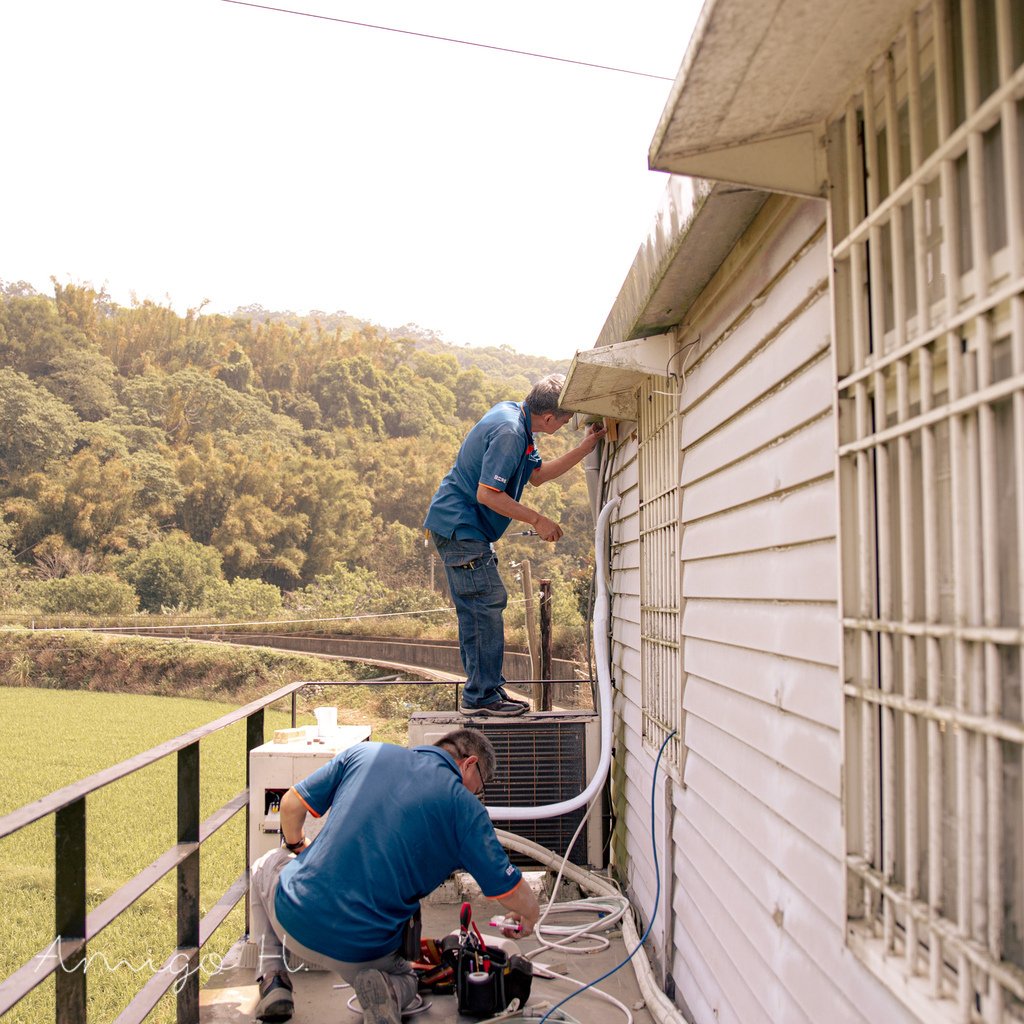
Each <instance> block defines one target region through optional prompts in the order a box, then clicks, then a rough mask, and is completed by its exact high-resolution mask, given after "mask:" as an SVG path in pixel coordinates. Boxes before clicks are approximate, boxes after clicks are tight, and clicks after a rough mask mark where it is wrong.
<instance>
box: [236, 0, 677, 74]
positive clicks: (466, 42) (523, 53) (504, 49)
mask: <svg viewBox="0 0 1024 1024" xmlns="http://www.w3.org/2000/svg"><path fill="white" fill-rule="evenodd" d="M222 2H223V3H226V4H235V5H237V6H238V7H255V8H257V9H258V10H261V11H276V12H277V13H278V14H294V15H296V16H297V17H300V18H316V19H317V20H318V21H334V22H337V23H338V24H339V25H354V26H355V27H356V28H372V29H376V30H377V31H378V32H395V33H397V34H398V35H403V36H415V37H417V38H418V39H434V40H436V41H437V42H439V43H458V44H459V45H460V46H476V47H478V48H479V49H481V50H497V51H498V52H499V53H514V54H516V55H517V56H519V57H537V58H538V59H539V60H553V61H557V62H558V63H560V64H576V65H578V66H579V67H584V68H597V69H598V70H599V71H614V72H616V73H618V74H620V75H636V76H637V77H638V78H654V79H657V80H658V81H659V82H672V81H675V79H672V78H667V77H666V76H665V75H652V74H650V73H648V72H647V71H631V70H630V69H629V68H616V67H612V66H611V65H609V64H592V63H591V62H590V61H586V60H573V59H572V58H571V57H554V56H552V55H551V54H549V53H533V52H531V51H530V50H514V49H512V47H510V46H494V45H492V44H491V43H477V42H474V41H473V40H472V39H454V38H453V37H452V36H438V35H432V34H431V33H429V32H414V31H413V30H412V29H408V28H394V27H393V26H391V25H372V24H370V23H369V22H366V21H351V20H349V19H348V18H334V17H331V16H330V15H328V14H313V13H312V12H310V11H293V10H289V9H288V8H286V7H271V6H270V5H269V4H256V3H251V2H250V0H222Z"/></svg>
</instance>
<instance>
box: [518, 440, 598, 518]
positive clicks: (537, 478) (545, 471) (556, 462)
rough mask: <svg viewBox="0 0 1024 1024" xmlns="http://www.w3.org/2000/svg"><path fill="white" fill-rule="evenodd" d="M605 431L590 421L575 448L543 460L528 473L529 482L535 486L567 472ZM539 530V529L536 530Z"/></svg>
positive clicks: (589, 451) (588, 452)
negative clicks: (588, 426) (548, 459)
mask: <svg viewBox="0 0 1024 1024" xmlns="http://www.w3.org/2000/svg"><path fill="white" fill-rule="evenodd" d="M606 433H607V430H606V429H605V428H604V427H603V426H601V425H600V424H598V423H591V425H590V428H589V429H588V430H587V433H586V434H585V435H584V437H583V440H582V441H580V443H579V444H578V445H576V447H575V448H572V449H570V450H569V451H567V452H566V453H565V454H564V455H559V456H558V458H557V459H552V460H551V461H550V462H547V461H545V462H544V463H543V464H542V465H541V466H539V467H538V468H537V469H535V470H534V471H533V472H532V473H531V474H530V483H531V484H533V486H534V487H536V486H537V485H538V484H544V483H547V482H548V481H549V480H554V479H556V478H557V477H560V476H561V475H562V474H563V473H565V472H568V471H569V470H570V469H572V467H573V466H575V465H576V463H578V462H582V461H583V459H584V458H586V456H588V455H589V454H590V453H591V452H592V451H593V450H594V448H595V447H596V446H597V442H598V441H600V440H601V438H602V437H604V435H605V434H606ZM537 532H538V533H539V532H540V531H539V530H538V531H537Z"/></svg>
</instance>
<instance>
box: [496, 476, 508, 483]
mask: <svg viewBox="0 0 1024 1024" xmlns="http://www.w3.org/2000/svg"><path fill="white" fill-rule="evenodd" d="M494 479H495V480H497V481H498V482H499V483H502V484H507V483H508V479H507V478H506V477H503V476H498V474H497V473H495V474H494Z"/></svg>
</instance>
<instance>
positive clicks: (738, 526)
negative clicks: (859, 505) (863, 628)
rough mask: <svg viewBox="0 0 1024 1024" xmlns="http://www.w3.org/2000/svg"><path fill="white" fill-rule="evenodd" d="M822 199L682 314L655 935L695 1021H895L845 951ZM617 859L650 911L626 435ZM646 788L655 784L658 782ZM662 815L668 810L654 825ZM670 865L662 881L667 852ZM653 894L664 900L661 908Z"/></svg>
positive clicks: (779, 211)
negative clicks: (677, 701) (673, 585)
mask: <svg viewBox="0 0 1024 1024" xmlns="http://www.w3.org/2000/svg"><path fill="white" fill-rule="evenodd" d="M827 271H828V256H827V247H826V238H825V209H824V205H823V204H819V203H814V202H811V201H796V200H792V199H782V198H774V199H771V200H770V201H769V202H768V203H767V204H766V206H765V207H764V209H763V210H762V212H761V214H760V215H759V216H758V218H757V220H755V222H754V223H753V224H752V225H751V227H750V228H749V229H748V231H747V234H746V235H745V236H744V238H743V239H741V240H740V242H739V244H738V245H737V247H736V249H735V250H734V252H733V254H732V255H731V256H730V258H729V259H728V260H727V261H726V263H725V265H724V266H723V267H722V269H721V270H720V272H719V273H718V275H716V277H715V278H714V279H713V280H712V282H711V283H710V284H709V285H708V287H707V289H706V290H705V292H704V294H703V295H702V296H701V298H700V299H699V300H698V302H697V304H696V305H695V307H694V308H693V309H692V310H691V311H690V314H689V315H688V317H687V322H688V324H689V326H688V327H687V329H686V332H685V333H682V334H681V335H680V337H679V341H680V342H681V343H686V342H688V341H691V340H694V339H696V338H697V336H698V332H699V334H700V338H701V340H700V344H699V346H697V347H696V348H695V353H696V355H695V357H694V356H691V358H690V360H688V365H689V369H688V371H687V374H686V386H685V390H684V392H683V395H682V398H681V410H682V420H681V435H682V436H681V444H682V479H681V481H680V483H681V485H682V501H681V509H682V515H681V518H682V523H681V544H680V557H681V566H678V567H672V570H671V571H675V570H679V571H681V580H682V591H681V592H682V595H683V596H682V662H683V664H682V666H681V671H684V672H685V673H686V674H685V686H684V691H683V693H684V697H683V706H684V709H685V712H686V717H685V720H684V721H685V725H684V728H685V735H684V740H685V754H684V758H685V759H684V762H683V770H682V780H681V781H682V783H683V785H680V780H679V779H678V778H677V779H669V780H668V786H669V799H670V800H671V801H672V804H673V807H674V813H673V814H672V816H671V817H672V821H671V831H670V832H669V831H668V829H667V827H666V822H665V821H664V820H662V815H663V813H664V810H665V803H664V799H663V798H662V797H660V795H659V799H658V800H657V801H656V808H657V811H656V815H657V819H658V820H656V822H655V832H656V835H657V837H658V842H659V857H660V858H662V867H663V881H664V884H665V888H664V889H663V893H662V896H663V901H666V900H667V901H668V902H669V903H670V905H671V907H672V911H673V915H672V923H671V926H670V927H668V928H667V931H666V922H667V921H669V918H668V916H666V915H664V914H663V913H662V912H659V914H658V918H657V920H656V922H655V927H654V929H653V930H652V951H653V954H654V956H655V959H658V958H666V957H667V960H668V963H667V964H666V965H665V966H667V967H668V969H669V970H670V971H671V973H672V975H673V978H674V979H675V983H676V987H677V997H678V998H679V1000H680V1002H681V1003H683V1004H685V1006H686V1007H687V1008H688V1010H689V1011H690V1013H691V1014H692V1015H693V1017H694V1019H695V1020H696V1021H698V1022H700V1024H704V1022H707V1024H712V1022H714V1021H719V1022H728V1021H736V1022H743V1024H754V1022H764V1024H769V1022H770V1024H789V1022H819V1021H826V1020H827V1021H829V1022H833V1021H835V1022H846V1021H849V1022H866V1021H871V1022H877V1021H886V1022H890V1021H892V1022H900V1021H903V1020H906V1019H907V1017H906V1014H905V1012H904V1011H903V1010H902V1009H901V1007H900V1006H899V1005H898V1004H897V1003H896V1002H895V1001H894V1000H893V999H892V998H891V997H890V996H889V994H888V993H887V992H886V991H885V990H884V989H883V987H882V986H881V985H880V984H879V983H878V982H877V981H875V980H874V979H873V978H872V977H871V976H870V975H869V974H868V973H867V971H866V970H865V969H864V968H863V967H861V965H860V964H859V963H858V962H857V961H856V960H855V959H854V958H853V956H852V955H851V954H850V953H849V952H848V951H846V950H845V949H844V945H843V928H844V907H843V885H844V881H843V872H842V866H841V865H842V859H843V852H844V851H843V839H842V830H841V818H840V806H841V805H840V785H841V780H840V765H841V748H840V736H839V716H840V708H841V695H840V680H839V675H838V668H837V666H838V656H839V647H838V645H839V638H840V634H839V629H838V623H837V615H838V612H837V605H836V601H837V593H838V577H837V573H838V569H837V563H838V559H837V552H836V541H835V534H836V525H835V520H836V489H835V480H834V477H833V468H834V458H835V456H834V450H835V429H834V423H833V415H832V382H833V369H832V360H831V357H830V353H829V344H830V330H829V323H830V318H829V296H828V290H827ZM610 476H611V487H612V492H613V493H619V494H621V495H622V499H623V500H622V505H621V507H620V509H619V512H618V514H617V517H616V519H615V521H614V523H613V549H612V556H613V567H612V568H613V573H612V581H613V592H614V600H613V614H612V621H613V644H612V660H613V675H614V678H615V683H616V686H617V688H618V695H617V713H618V721H617V756H618V763H617V771H616V774H615V804H616V810H617V813H618V814H619V832H618V834H617V836H616V842H615V852H616V856H617V861H618V864H619V867H620V870H622V871H623V872H624V874H625V875H626V876H627V880H628V882H629V884H630V887H631V894H632V896H633V898H634V900H635V902H636V903H637V905H638V906H639V907H641V908H643V910H644V916H645V921H646V917H647V914H649V912H650V908H651V906H652V905H653V901H654V895H655V880H654V876H653V865H652V859H651V849H650V786H651V772H652V768H653V753H654V752H653V751H651V750H650V749H647V748H645V746H644V743H643V740H642V723H641V710H640V706H639V704H640V700H641V697H640V694H641V682H640V653H639V647H640V627H639V622H640V580H639V565H640V558H639V530H638V515H637V510H638V501H639V495H638V486H637V479H638V474H637V447H636V442H635V439H632V440H627V442H626V443H624V444H622V445H620V448H619V450H618V452H617V453H616V458H615V461H614V463H613V464H612V467H611V473H610ZM659 794H660V789H659ZM666 817H667V815H666ZM666 858H667V859H668V860H669V861H670V863H671V868H672V872H671V877H670V878H668V879H667V881H665V877H664V876H665V875H666V872H665V871H664V867H665V859H666ZM662 906H663V907H664V906H665V902H663V904H662Z"/></svg>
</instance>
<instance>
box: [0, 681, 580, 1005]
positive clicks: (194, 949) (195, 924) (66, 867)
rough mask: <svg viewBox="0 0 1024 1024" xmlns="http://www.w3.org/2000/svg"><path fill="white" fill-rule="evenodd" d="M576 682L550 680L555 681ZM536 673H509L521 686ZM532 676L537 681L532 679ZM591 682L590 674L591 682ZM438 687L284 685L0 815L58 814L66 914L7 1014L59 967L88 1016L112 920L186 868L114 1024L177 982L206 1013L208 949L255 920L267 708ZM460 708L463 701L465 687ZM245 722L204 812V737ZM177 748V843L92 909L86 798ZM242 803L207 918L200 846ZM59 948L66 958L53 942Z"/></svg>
mask: <svg viewBox="0 0 1024 1024" xmlns="http://www.w3.org/2000/svg"><path fill="white" fill-rule="evenodd" d="M560 681H562V682H568V681H569V680H550V681H549V682H560ZM525 682H526V681H518V680H509V683H510V684H512V685H525ZM529 682H530V683H531V684H532V682H533V681H532V680H530V681H529ZM582 682H584V683H586V682H589V680H583V681H582ZM394 685H406V686H408V685H413V686H436V685H437V681H436V680H432V679H394V678H388V679H378V680H374V679H355V680H324V681H321V680H305V681H301V682H295V683H289V684H288V685H287V686H282V687H281V688H280V689H278V690H275V691H274V692H273V693H271V694H269V695H267V696H266V697H261V698H260V699H259V700H256V701H253V702H251V703H250V704H246V705H245V706H244V707H241V708H239V709H238V710H237V711H232V712H230V713H229V714H227V715H223V716H222V717H221V718H218V719H216V720H215V721H213V722H210V723H208V724H207V725H203V726H200V727H199V728H197V729H193V730H192V731H191V732H187V733H184V734H183V735H181V736H178V737H176V738H175V739H172V740H168V741H167V742H166V743H161V744H160V745H159V746H156V747H153V748H152V749H150V750H147V751H145V752H143V753H141V754H136V755H135V756H134V757H130V758H128V759H127V760H126V761H121V762H120V763H119V764H116V765H114V766H113V767H111V768H105V769H103V771H99V772H96V773H95V774H93V775H90V776H88V777H86V778H84V779H82V780H80V781H79V782H74V783H72V784H71V785H70V786H64V787H63V788H62V789H58V790H56V791H55V792H53V793H50V794H49V795H48V796H45V797H42V798H41V799H39V800H36V801H34V802H33V803H30V804H26V805H25V806H24V807H20V808H18V810H16V811H12V812H11V813H10V814H6V815H4V816H3V817H0V839H4V838H6V837H7V836H10V835H13V834H14V833H15V832H18V831H20V830H21V829H23V828H25V827H26V826H27V825H31V824H33V823H34V822H37V821H41V820H43V819H44V818H48V817H50V816H51V815H52V816H53V818H54V826H55V828H54V831H55V852H56V863H55V868H54V875H55V879H54V888H55V903H56V913H55V920H54V937H53V940H52V941H51V942H49V943H48V944H47V945H46V946H44V947H43V949H41V950H40V951H39V952H38V953H36V954H35V956H33V957H32V958H31V959H30V960H29V961H28V962H27V963H25V964H23V965H22V966H21V967H20V968H18V969H17V970H16V971H15V972H14V973H13V974H11V975H8V977H6V978H5V979H3V980H2V981H0V1017H3V1015H4V1014H5V1013H7V1011H8V1010H10V1009H11V1008H12V1007H14V1006H16V1005H17V1004H18V1003H20V1002H21V1000H22V999H24V998H25V997H26V996H27V995H28V994H29V993H30V992H31V991H32V990H33V989H35V988H36V987H37V986H38V985H40V984H42V983H43V982H44V981H45V980H46V979H47V978H49V977H50V975H53V974H55V975H56V979H55V980H56V1021H57V1024H85V1022H86V1021H87V1020H88V1016H87V1005H86V976H87V970H86V966H87V954H86V949H87V946H88V944H89V942H90V941H91V940H93V939H94V938H95V937H96V936H97V935H99V933H100V932H101V931H103V929H104V928H106V927H107V925H109V924H110V923H111V922H112V921H114V920H116V919H117V918H118V917H119V916H120V915H121V914H122V913H124V911H126V910H127V909H128V908H129V907H130V906H132V904H133V903H135V902H136V901H137V900H138V899H140V898H141V897H142V896H143V895H145V894H146V893H147V892H148V891H149V890H150V889H152V888H153V887H154V886H155V885H156V884H157V883H158V882H159V881H160V879H162V878H163V877H164V876H165V875H167V874H168V873H169V872H171V871H172V870H175V871H177V938H176V942H177V945H176V947H175V949H174V951H173V952H172V953H171V955H170V956H168V957H167V959H166V960H165V961H164V963H163V965H162V966H161V968H160V969H159V970H157V971H155V972H154V974H153V977H152V978H151V979H150V980H149V981H148V982H147V983H146V984H145V985H144V986H143V987H142V988H141V989H140V990H139V991H138V992H137V993H136V994H135V996H134V997H133V998H132V1000H131V1002H129V1004H128V1005H127V1006H126V1007H125V1008H124V1009H123V1010H122V1011H121V1013H120V1014H119V1015H118V1017H117V1018H116V1020H115V1022H114V1024H139V1022H141V1021H144V1020H145V1019H146V1018H147V1017H148V1016H149V1014H150V1013H152V1012H153V1010H154V1009H155V1007H156V1005H157V1003H158V1002H159V1001H160V1000H161V999H162V998H163V997H164V996H165V995H166V994H167V992H169V991H170V990H171V989H172V987H173V989H174V992H175V994H176V998H177V1020H178V1024H198V1021H199V987H200V985H199V955H200V951H201V950H202V948H203V946H204V945H205V944H206V942H207V941H208V940H209V938H210V937H211V936H212V935H213V933H214V932H215V931H216V930H217V928H218V927H220V925H221V924H222V923H223V922H224V920H225V918H226V917H227V916H228V914H229V913H230V912H231V911H232V910H233V909H234V908H235V906H237V905H238V903H239V902H240V901H242V900H243V899H244V900H245V903H246V907H245V909H246V920H248V916H249V915H248V910H249V907H248V897H249V869H248V864H249V820H248V819H249V752H250V751H251V750H253V749H254V748H255V747H258V746H260V744H262V743H263V742H264V710H265V709H266V708H267V707H269V706H270V705H272V704H275V703H277V701H279V700H282V699H284V698H286V697H290V698H291V724H292V726H294V725H295V724H296V720H297V717H298V694H299V691H300V690H302V689H303V688H304V687H306V686H394ZM455 691H456V707H457V706H458V685H456V687H455ZM243 719H244V720H245V723H246V728H245V789H243V790H242V792H240V793H239V794H238V795H237V796H235V797H232V799H230V800H228V801H227V803H225V804H223V805H222V806H221V807H219V808H218V809H217V810H216V811H214V812H213V814H211V815H210V816H209V817H208V818H207V819H206V820H205V821H200V820H199V742H200V740H203V739H205V738H206V737H208V736H211V735H212V734H213V733H215V732H219V731H220V730H221V729H225V728H227V727H228V726H230V725H234V724H235V723H237V722H240V721H242V720H243ZM172 754H176V755H177V761H178V771H177V791H178V821H177V843H175V845H174V846H172V847H171V848H170V849H169V850H166V851H165V852H164V853H162V854H161V855H160V856H159V857H157V859H156V860H155V861H153V863H152V864H150V865H149V866H148V867H145V868H143V869H142V871H140V872H139V873H138V874H137V875H135V877H134V878H132V879H131V880H129V881H128V882H126V883H125V884H124V885H122V886H121V887H120V888H119V889H118V890H117V891H116V892H114V893H112V894H111V895H110V896H108V897H107V898H106V899H105V900H104V901H103V902H102V903H101V904H100V905H99V906H97V907H96V908H95V909H94V910H92V911H90V912H87V911H86V891H87V890H86V852H87V851H86V831H85V822H86V798H87V797H88V796H89V795H90V794H92V793H95V792H96V791H97V790H100V789H102V788H103V787H104V786H108V785H110V783H112V782H117V781H118V780H119V779H123V778H125V777H126V776H129V775H132V774H133V773H135V772H137V771H139V770H140V769H142V768H147V767H149V766H150V765H152V764H155V763H156V762H157V761H160V760H162V759H163V758H165V757H170V756H171V755H172ZM240 811H244V812H245V815H246V828H245V836H246V838H245V863H246V865H247V866H246V869H245V870H244V871H242V873H241V874H240V875H239V876H238V877H237V878H236V879H235V880H234V881H233V882H232V883H231V885H230V886H228V888H227V890H226V891H225V892H223V893H222V894H221V895H220V896H219V897H218V898H217V902H216V903H215V904H214V905H213V907H212V908H211V909H210V910H209V911H208V912H207V913H206V914H205V915H202V916H200V893H199V849H200V847H201V846H202V844H203V843H204V842H206V840H207V839H209V838H210V836H212V835H213V833H214V832H216V831H217V830H218V829H219V828H220V827H221V826H222V825H224V824H226V823H227V822H228V821H230V820H231V819H232V818H233V817H234V816H235V815H236V814H238V813H239V812H240ZM55 946H56V950H57V956H56V957H55V956H54V953H53V950H54V948H55Z"/></svg>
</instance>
